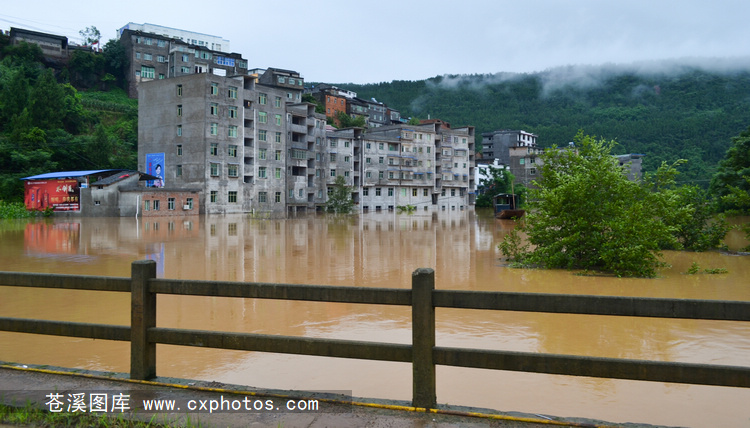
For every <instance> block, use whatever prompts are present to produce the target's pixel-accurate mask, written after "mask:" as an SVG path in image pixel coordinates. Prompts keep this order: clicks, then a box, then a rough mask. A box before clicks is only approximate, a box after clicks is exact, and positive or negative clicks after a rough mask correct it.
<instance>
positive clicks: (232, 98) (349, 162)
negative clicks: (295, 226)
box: [138, 68, 475, 217]
mask: <svg viewBox="0 0 750 428" xmlns="http://www.w3.org/2000/svg"><path fill="white" fill-rule="evenodd" d="M303 86H304V79H303V78H302V77H301V76H300V75H299V73H296V72H294V71H290V70H281V69H275V68H269V69H267V70H250V73H249V74H246V75H241V76H231V77H228V76H220V75H216V74H211V73H198V74H191V75H184V76H176V77H174V78H171V79H163V80H159V79H157V80H152V81H148V82H143V83H142V86H141V90H140V91H139V115H138V117H139V119H138V167H139V169H140V170H142V171H145V172H148V173H150V174H156V175H158V173H157V172H156V168H157V166H158V167H159V168H160V171H162V172H163V181H162V182H160V184H161V185H163V187H164V188H165V190H169V189H183V190H191V191H192V190H197V191H198V192H199V193H200V201H199V202H200V203H199V204H198V206H199V207H200V209H201V212H203V213H207V214H212V213H253V214H255V215H260V216H269V217H270V216H273V217H283V216H287V215H291V214H294V213H298V212H306V211H313V210H321V209H323V207H324V206H325V203H326V201H327V199H328V195H329V194H330V192H332V190H333V186H334V183H335V181H336V179H337V178H338V177H339V176H341V177H344V181H345V183H346V185H347V186H350V187H351V189H352V199H353V200H354V202H355V207H356V209H357V210H360V211H380V210H395V209H396V208H397V207H398V206H405V205H412V206H415V207H416V208H417V209H418V210H419V211H463V210H467V209H470V208H472V207H473V205H474V193H473V188H474V169H475V168H474V128H473V127H471V126H468V127H462V128H451V127H450V125H449V124H447V123H445V122H433V123H426V124H422V125H406V124H400V125H390V126H381V127H377V128H371V129H369V130H366V129H362V128H348V129H341V130H333V131H328V132H327V131H326V118H325V115H323V114H319V113H315V106H314V105H313V104H309V103H303V102H301V94H302V90H303Z"/></svg>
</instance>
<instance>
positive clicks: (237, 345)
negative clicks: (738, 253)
mask: <svg viewBox="0 0 750 428" xmlns="http://www.w3.org/2000/svg"><path fill="white" fill-rule="evenodd" d="M0 285H5V286H17V287H42V288H65V289H78V290H99V291H120V292H129V293H131V312H132V319H131V324H130V327H127V326H115V325H104V324H88V323H78V322H63V321H42V320H34V319H19V318H7V317H0V331H12V332H22V333H34V334H48V335H56V336H71V337H85V338H92V339H105V340H120V341H130V343H131V345H130V347H131V359H130V376H131V378H133V379H150V378H153V377H155V376H156V344H158V343H161V344H169V345H182V346H198V347H209V348H219V349H233V350H243V351H260V352H276V353H286V354H300V355H315V356H325V357H338V358H357V359H366V360H380V361H397V362H410V363H412V370H413V395H412V404H413V405H414V406H415V407H423V408H434V407H435V406H436V404H437V396H436V379H435V366H436V365H446V366H457V367H470V368H482V369H494V370H510V371H523V372H533V373H548V374H558V375H570V376H589V377H601V378H613V379H631V380H643V381H656V382H674V383H687V384H698V385H716V386H729V387H742V388H748V387H750V367H739V366H721V365H707V364H690V363H674V362H661V361H643V360H626V359H614V358H601V357H588V356H571V355H554V354H542V353H529V352H513V351H493V350H479V349H465V348H447V347H437V346H435V308H437V307H441V308H462V309H482V310H500V311H524V312H546V313H564V314H588V315H614V316H634V317H658V318H683V319H703V320H723V321H750V302H735V301H718V300H685V299H657V298H642V297H609V296H582V295H556V294H537V293H506V292H483V291H453V290H435V273H434V271H433V270H432V269H417V270H416V271H414V273H413V276H412V288H411V290H409V289H386V288H366V287H347V286H316V285H296V284H270V283H257V282H256V283H241V282H221V281H193V280H174V279H159V278H156V263H155V262H153V261H150V260H143V261H136V262H134V263H133V264H132V271H131V278H110V277H96V276H77V275H55V274H34V273H15V272H0ZM158 294H179V295H190V296H214V297H240V298H256V299H283V300H301V301H317V302H338V303H358V304H376V305H402V306H411V308H412V344H411V345H403V344H392V343H378V342H362V341H353V340H338V339H318V338H308V337H292V336H275V335H264V334H248V333H228V332H212V331H203V330H187V329H175V328H163V327H157V326H156V296H157V295H158ZM0 315H1V314H0Z"/></svg>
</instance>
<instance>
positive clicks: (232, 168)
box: [227, 164, 239, 177]
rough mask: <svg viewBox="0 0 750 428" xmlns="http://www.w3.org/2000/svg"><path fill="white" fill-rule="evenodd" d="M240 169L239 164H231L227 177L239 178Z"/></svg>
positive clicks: (228, 166)
mask: <svg viewBox="0 0 750 428" xmlns="http://www.w3.org/2000/svg"><path fill="white" fill-rule="evenodd" d="M238 171H239V168H238V167H237V164H229V165H227V175H228V176H230V177H237V176H239V173H238Z"/></svg>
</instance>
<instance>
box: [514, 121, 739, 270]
mask: <svg viewBox="0 0 750 428" xmlns="http://www.w3.org/2000/svg"><path fill="white" fill-rule="evenodd" d="M575 141H576V146H575V148H570V147H567V148H565V149H552V150H547V151H546V152H545V153H544V154H543V155H542V162H543V164H542V165H541V179H540V180H538V181H537V182H536V184H537V186H538V188H536V189H532V190H530V202H529V205H530V213H529V214H528V216H527V218H526V221H525V224H524V226H523V227H522V228H521V231H522V232H525V233H526V234H527V236H528V244H526V245H523V244H522V243H521V241H520V239H519V235H518V232H516V231H514V232H513V233H511V234H510V235H509V237H508V238H506V240H505V241H504V242H503V243H502V244H500V248H501V250H502V252H503V253H504V254H505V255H506V256H507V257H510V258H512V259H514V260H515V261H516V262H519V263H522V264H525V265H534V266H541V267H545V268H562V269H581V270H591V271H598V272H606V273H611V274H614V275H618V276H642V277H653V276H655V275H656V269H657V268H658V267H659V266H660V265H661V263H662V262H661V260H660V250H661V249H664V248H691V249H705V248H706V247H711V246H716V245H718V242H717V239H716V238H717V237H718V241H720V239H721V238H723V237H724V234H726V227H714V224H713V223H712V222H711V220H710V218H707V217H704V216H702V215H699V214H701V213H703V211H701V209H702V208H703V205H702V203H703V201H704V200H703V199H701V198H697V200H696V194H695V192H694V191H693V190H695V189H694V188H685V187H678V186H675V178H676V176H677V174H678V172H677V169H676V166H678V165H679V164H681V163H682V162H677V163H676V164H672V165H669V164H666V163H663V164H662V165H661V166H660V167H659V168H658V169H657V171H656V172H655V173H653V174H647V175H646V176H645V177H644V178H643V180H642V181H631V180H628V178H627V175H626V174H625V171H624V170H623V168H622V167H621V166H620V165H619V163H618V161H617V160H616V159H615V158H614V157H613V156H612V155H611V151H612V148H613V147H614V145H615V144H616V143H615V142H614V141H606V140H604V139H596V138H594V137H591V136H587V135H584V134H583V133H582V132H579V133H578V134H577V136H576V138H575ZM692 232H695V234H696V235H697V236H692V235H691V234H690V233H692ZM699 247H701V248H699Z"/></svg>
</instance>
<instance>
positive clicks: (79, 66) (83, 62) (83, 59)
mask: <svg viewBox="0 0 750 428" xmlns="http://www.w3.org/2000/svg"><path fill="white" fill-rule="evenodd" d="M105 61H106V60H105V58H104V56H103V55H100V54H96V53H93V52H86V51H74V52H73V54H72V55H71V56H70V60H69V61H68V73H69V76H70V81H71V83H72V84H73V85H74V86H75V87H77V88H94V87H96V86H97V85H100V84H101V79H102V76H104V65H105Z"/></svg>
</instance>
